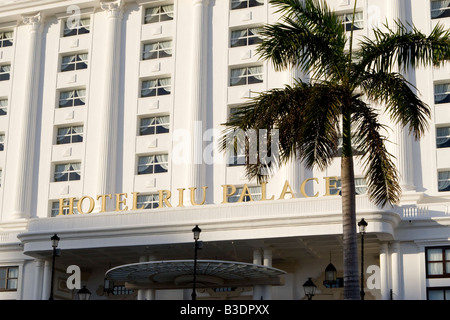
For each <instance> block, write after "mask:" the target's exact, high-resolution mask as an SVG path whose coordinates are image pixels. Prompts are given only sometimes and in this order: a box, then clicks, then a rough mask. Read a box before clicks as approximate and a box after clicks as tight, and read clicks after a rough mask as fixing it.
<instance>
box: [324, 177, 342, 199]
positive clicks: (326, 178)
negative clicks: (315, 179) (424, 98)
mask: <svg viewBox="0 0 450 320" xmlns="http://www.w3.org/2000/svg"><path fill="white" fill-rule="evenodd" d="M324 179H325V181H326V184H325V196H336V195H339V192H336V193H334V194H331V193H330V188H331V187H333V188H334V189H336V188H337V181H338V178H337V177H325V178H324ZM330 180H334V183H330Z"/></svg>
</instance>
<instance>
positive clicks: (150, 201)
mask: <svg viewBox="0 0 450 320" xmlns="http://www.w3.org/2000/svg"><path fill="white" fill-rule="evenodd" d="M137 207H138V208H142V209H155V208H158V207H159V193H152V194H145V195H140V196H138V198H137Z"/></svg>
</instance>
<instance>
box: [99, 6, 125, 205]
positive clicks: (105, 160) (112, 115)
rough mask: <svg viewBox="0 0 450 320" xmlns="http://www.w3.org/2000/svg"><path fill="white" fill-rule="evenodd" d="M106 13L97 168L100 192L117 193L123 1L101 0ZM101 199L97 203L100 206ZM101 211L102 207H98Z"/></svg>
mask: <svg viewBox="0 0 450 320" xmlns="http://www.w3.org/2000/svg"><path fill="white" fill-rule="evenodd" d="M100 5H101V8H102V9H103V10H104V11H105V13H106V15H107V21H106V28H105V32H104V37H105V38H106V40H105V46H104V48H103V52H104V55H103V58H104V66H103V72H102V76H103V79H102V80H101V81H102V82H103V90H102V92H99V94H100V95H101V96H102V102H101V104H100V105H99V106H98V107H99V108H100V110H101V113H100V114H101V117H100V118H99V119H98V127H99V130H100V131H99V139H98V141H99V145H98V168H97V174H98V176H97V194H98V195H105V194H113V193H115V187H116V185H115V183H116V179H115V176H116V157H117V155H116V144H117V126H118V124H117V121H118V119H117V118H118V92H119V69H120V68H119V63H120V34H121V32H120V31H121V25H120V21H121V20H122V15H123V13H122V0H117V1H111V2H101V3H100ZM100 202H101V201H98V202H97V204H98V205H99V206H100ZM96 210H97V211H98V210H99V208H96Z"/></svg>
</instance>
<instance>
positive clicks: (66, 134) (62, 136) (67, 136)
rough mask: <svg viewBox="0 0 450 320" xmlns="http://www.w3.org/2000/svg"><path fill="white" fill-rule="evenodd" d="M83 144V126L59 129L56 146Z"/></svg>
mask: <svg viewBox="0 0 450 320" xmlns="http://www.w3.org/2000/svg"><path fill="white" fill-rule="evenodd" d="M77 142H83V126H72V127H64V128H58V134H57V136H56V144H66V143H77Z"/></svg>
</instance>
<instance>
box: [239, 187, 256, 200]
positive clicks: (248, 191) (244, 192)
mask: <svg viewBox="0 0 450 320" xmlns="http://www.w3.org/2000/svg"><path fill="white" fill-rule="evenodd" d="M246 195H248V196H249V197H250V201H253V198H252V194H251V193H250V190H249V189H248V186H247V185H246V184H244V187H243V188H242V193H241V195H240V196H239V200H238V202H243V201H244V197H245V196H246Z"/></svg>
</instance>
